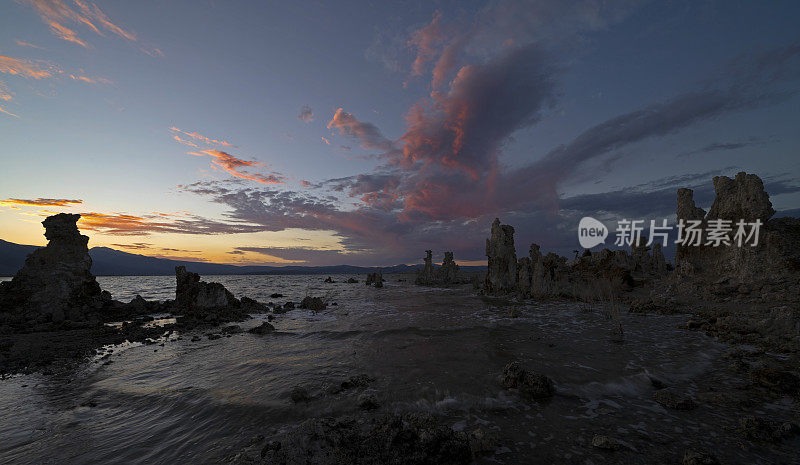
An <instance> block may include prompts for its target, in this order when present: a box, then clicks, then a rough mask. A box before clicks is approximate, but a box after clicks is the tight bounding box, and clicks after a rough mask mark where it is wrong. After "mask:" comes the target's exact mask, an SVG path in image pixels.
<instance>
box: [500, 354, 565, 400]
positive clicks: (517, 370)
mask: <svg viewBox="0 0 800 465" xmlns="http://www.w3.org/2000/svg"><path fill="white" fill-rule="evenodd" d="M500 384H501V385H502V386H503V387H504V388H507V389H508V388H511V389H517V390H519V392H520V394H521V395H522V396H523V397H528V398H531V399H542V398H546V397H552V396H553V394H554V393H555V387H554V386H553V381H552V380H551V379H550V378H548V377H547V376H545V375H542V374H540V373H536V372H531V371H528V370H526V369H524V368H523V367H522V365H521V364H520V363H519V362H511V363H509V364H508V365H506V366H505V367H504V368H503V374H502V376H501V377H500Z"/></svg>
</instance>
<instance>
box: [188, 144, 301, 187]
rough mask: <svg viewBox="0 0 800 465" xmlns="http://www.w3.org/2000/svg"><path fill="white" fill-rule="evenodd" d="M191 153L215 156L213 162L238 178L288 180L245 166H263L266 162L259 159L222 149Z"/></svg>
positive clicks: (272, 181) (277, 181) (264, 182)
mask: <svg viewBox="0 0 800 465" xmlns="http://www.w3.org/2000/svg"><path fill="white" fill-rule="evenodd" d="M189 154H190V155H195V156H198V157H202V156H204V155H207V156H209V157H211V158H213V160H212V161H211V163H212V164H214V165H215V166H217V167H219V168H221V169H222V170H223V171H225V172H226V173H228V174H230V175H231V176H234V177H237V178H241V179H247V180H249V181H255V182H258V183H261V184H282V183H284V182H285V181H286V178H284V177H283V176H280V175H277V174H259V173H252V172H249V171H246V170H244V168H254V167H261V166H264V164H263V163H261V162H258V161H245V160H242V159H239V158H236V157H234V156H233V155H231V154H229V153H227V152H223V151H222V150H214V149H209V150H202V151H200V152H189Z"/></svg>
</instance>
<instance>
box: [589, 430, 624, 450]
mask: <svg viewBox="0 0 800 465" xmlns="http://www.w3.org/2000/svg"><path fill="white" fill-rule="evenodd" d="M592 446H594V447H597V448H598V449H605V450H617V449H620V448H622V444H621V443H620V442H619V441H617V440H616V439H614V438H611V437H608V436H606V435H604V434H595V435H594V437H593V438H592Z"/></svg>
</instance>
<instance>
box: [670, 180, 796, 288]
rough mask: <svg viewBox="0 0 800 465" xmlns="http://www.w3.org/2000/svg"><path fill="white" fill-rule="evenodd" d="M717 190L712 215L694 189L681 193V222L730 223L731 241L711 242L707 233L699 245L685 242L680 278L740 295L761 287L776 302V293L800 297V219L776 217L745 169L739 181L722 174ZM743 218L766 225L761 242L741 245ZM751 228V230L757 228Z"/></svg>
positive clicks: (677, 259) (680, 251)
mask: <svg viewBox="0 0 800 465" xmlns="http://www.w3.org/2000/svg"><path fill="white" fill-rule="evenodd" d="M714 190H715V192H716V196H715V198H714V203H713V204H712V205H711V208H710V209H709V211H708V214H706V212H705V211H704V210H703V209H702V208H699V207H697V206H696V205H695V203H694V200H693V192H692V191H691V190H690V189H680V190H679V191H678V205H677V212H676V213H677V215H678V220H683V221H685V222H688V221H690V220H699V221H701V226H700V228H702V231H704V232H705V231H706V230H707V229H708V228H709V226H710V225H711V224H712V222H717V221H720V220H721V221H728V222H730V223H729V225H730V230H729V231H728V232H727V233H726V234H725V241H724V242H722V243H720V244H718V245H716V246H713V245H707V244H706V242H707V241H708V239H709V238H708V235H707V234H705V233H704V234H702V235H701V239H700V242H701V245H699V246H696V245H682V244H679V245H678V248H677V252H676V254H675V265H676V271H677V273H676V276H675V282H676V283H678V285H681V286H683V285H687V286H689V287H696V286H700V287H704V288H707V289H712V291H713V292H714V293H717V294H719V293H720V292H721V293H726V292H729V291H732V293H733V294H738V293H739V290H740V288H741V291H747V292H744V293H745V294H751V293H757V292H758V291H761V293H762V294H763V295H764V296H765V297H767V298H768V299H770V300H777V299H776V297H778V298H780V297H782V298H786V299H788V300H793V301H796V300H798V298H800V287H798V285H799V284H800V273H798V272H800V219H797V218H775V219H773V218H772V215H773V214H774V213H775V210H774V209H773V208H772V203H771V202H770V200H769V195H768V194H767V193H766V191H765V190H764V184H763V182H762V181H761V179H760V178H759V177H758V176H756V175H754V174H747V173H744V172H741V173H738V174H737V175H736V177H735V178H734V179H731V178H728V177H725V176H717V177H715V178H714ZM739 221H744V222H746V223H750V224H752V223H754V222H756V221H758V222H760V223H761V224H762V226H761V227H760V229H759V237H758V243H757V245H755V246H752V245H751V244H752V243H753V240H751V241H749V242H743V243H742V245H740V244H739V243H738V241H737V238H736V234H737V232H738V227H737V223H738V222H739ZM746 232H748V233H750V232H751V228H750V227H748V228H747V229H746ZM753 239H754V238H753ZM776 284H779V285H778V286H776ZM714 286H716V287H717V288H716V289H714V288H713V287H714ZM765 289H766V291H767V292H764V290H765Z"/></svg>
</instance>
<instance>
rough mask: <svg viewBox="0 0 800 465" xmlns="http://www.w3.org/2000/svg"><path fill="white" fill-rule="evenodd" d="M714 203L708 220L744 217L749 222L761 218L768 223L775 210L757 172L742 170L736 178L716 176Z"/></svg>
mask: <svg viewBox="0 0 800 465" xmlns="http://www.w3.org/2000/svg"><path fill="white" fill-rule="evenodd" d="M714 191H715V192H716V196H715V197H714V203H713V204H711V209H710V210H709V211H708V215H707V217H706V219H707V220H710V219H716V218H722V219H734V220H739V219H743V220H745V221H747V222H752V221H755V220H761V222H763V223H766V222H767V220H769V219H770V218H772V215H774V214H775V210H774V209H773V208H772V202H770V201H769V194H767V192H766V191H765V190H764V183H763V182H762V181H761V178H759V177H758V176H756V175H755V174H747V173H745V172H740V173H738V174H737V175H736V178H735V179H731V178H728V177H726V176H716V177H715V178H714Z"/></svg>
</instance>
